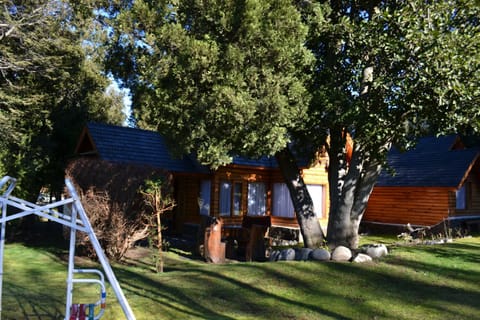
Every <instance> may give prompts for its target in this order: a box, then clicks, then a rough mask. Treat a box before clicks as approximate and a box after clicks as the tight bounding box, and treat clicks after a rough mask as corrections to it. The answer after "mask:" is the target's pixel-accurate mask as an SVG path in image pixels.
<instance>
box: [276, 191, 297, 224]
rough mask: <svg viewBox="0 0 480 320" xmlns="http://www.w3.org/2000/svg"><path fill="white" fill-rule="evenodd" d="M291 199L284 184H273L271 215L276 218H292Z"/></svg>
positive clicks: (293, 215)
mask: <svg viewBox="0 0 480 320" xmlns="http://www.w3.org/2000/svg"><path fill="white" fill-rule="evenodd" d="M294 212H295V210H294V209H293V203H292V198H291V197H290V192H289V191H288V188H287V185H286V184H285V183H274V184H273V203H272V215H274V216H276V217H285V218H294V217H295V214H294Z"/></svg>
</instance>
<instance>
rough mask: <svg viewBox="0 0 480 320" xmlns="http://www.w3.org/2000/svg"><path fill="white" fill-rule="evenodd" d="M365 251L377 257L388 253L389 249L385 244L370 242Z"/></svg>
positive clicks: (374, 257)
mask: <svg viewBox="0 0 480 320" xmlns="http://www.w3.org/2000/svg"><path fill="white" fill-rule="evenodd" d="M365 253H366V254H368V255H369V256H370V257H372V258H373V259H377V258H381V257H383V256H386V255H387V254H388V250H387V247H386V246H385V245H384V244H370V245H368V246H366V247H365Z"/></svg>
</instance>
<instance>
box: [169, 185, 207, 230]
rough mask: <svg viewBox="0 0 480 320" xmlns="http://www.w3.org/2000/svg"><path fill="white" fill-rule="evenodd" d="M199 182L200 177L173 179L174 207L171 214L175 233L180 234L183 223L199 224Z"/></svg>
mask: <svg viewBox="0 0 480 320" xmlns="http://www.w3.org/2000/svg"><path fill="white" fill-rule="evenodd" d="M201 180H202V176H199V175H191V176H187V175H181V176H176V177H175V201H176V207H175V209H174V212H173V219H174V221H175V222H174V228H175V231H176V232H180V233H181V232H182V231H183V226H184V224H185V223H194V224H199V223H200V213H199V211H200V210H199V207H198V195H199V193H200V181H201Z"/></svg>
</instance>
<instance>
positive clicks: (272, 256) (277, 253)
mask: <svg viewBox="0 0 480 320" xmlns="http://www.w3.org/2000/svg"><path fill="white" fill-rule="evenodd" d="M279 256H280V251H278V250H273V251H272V252H270V257H268V261H271V262H275V261H277V260H278V257H279Z"/></svg>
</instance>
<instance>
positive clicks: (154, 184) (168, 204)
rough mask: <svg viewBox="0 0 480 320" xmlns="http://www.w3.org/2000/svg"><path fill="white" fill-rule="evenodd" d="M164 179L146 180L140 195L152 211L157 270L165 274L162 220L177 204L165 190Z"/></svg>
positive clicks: (168, 191)
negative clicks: (163, 215)
mask: <svg viewBox="0 0 480 320" xmlns="http://www.w3.org/2000/svg"><path fill="white" fill-rule="evenodd" d="M163 180H164V179H161V178H156V179H150V180H146V181H145V183H144V186H143V187H142V189H141V190H140V193H141V194H142V195H143V197H144V201H145V205H146V206H147V207H148V208H149V209H150V210H151V212H152V215H153V219H151V221H150V223H149V226H150V227H156V230H155V233H154V238H156V240H157V241H156V244H155V245H156V247H157V255H156V257H155V270H156V271H157V272H163V239H162V220H161V216H162V214H164V213H165V212H168V211H171V210H172V209H173V208H174V207H175V202H174V200H173V198H172V197H171V190H165V189H166V187H168V183H165V182H164V181H163Z"/></svg>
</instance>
